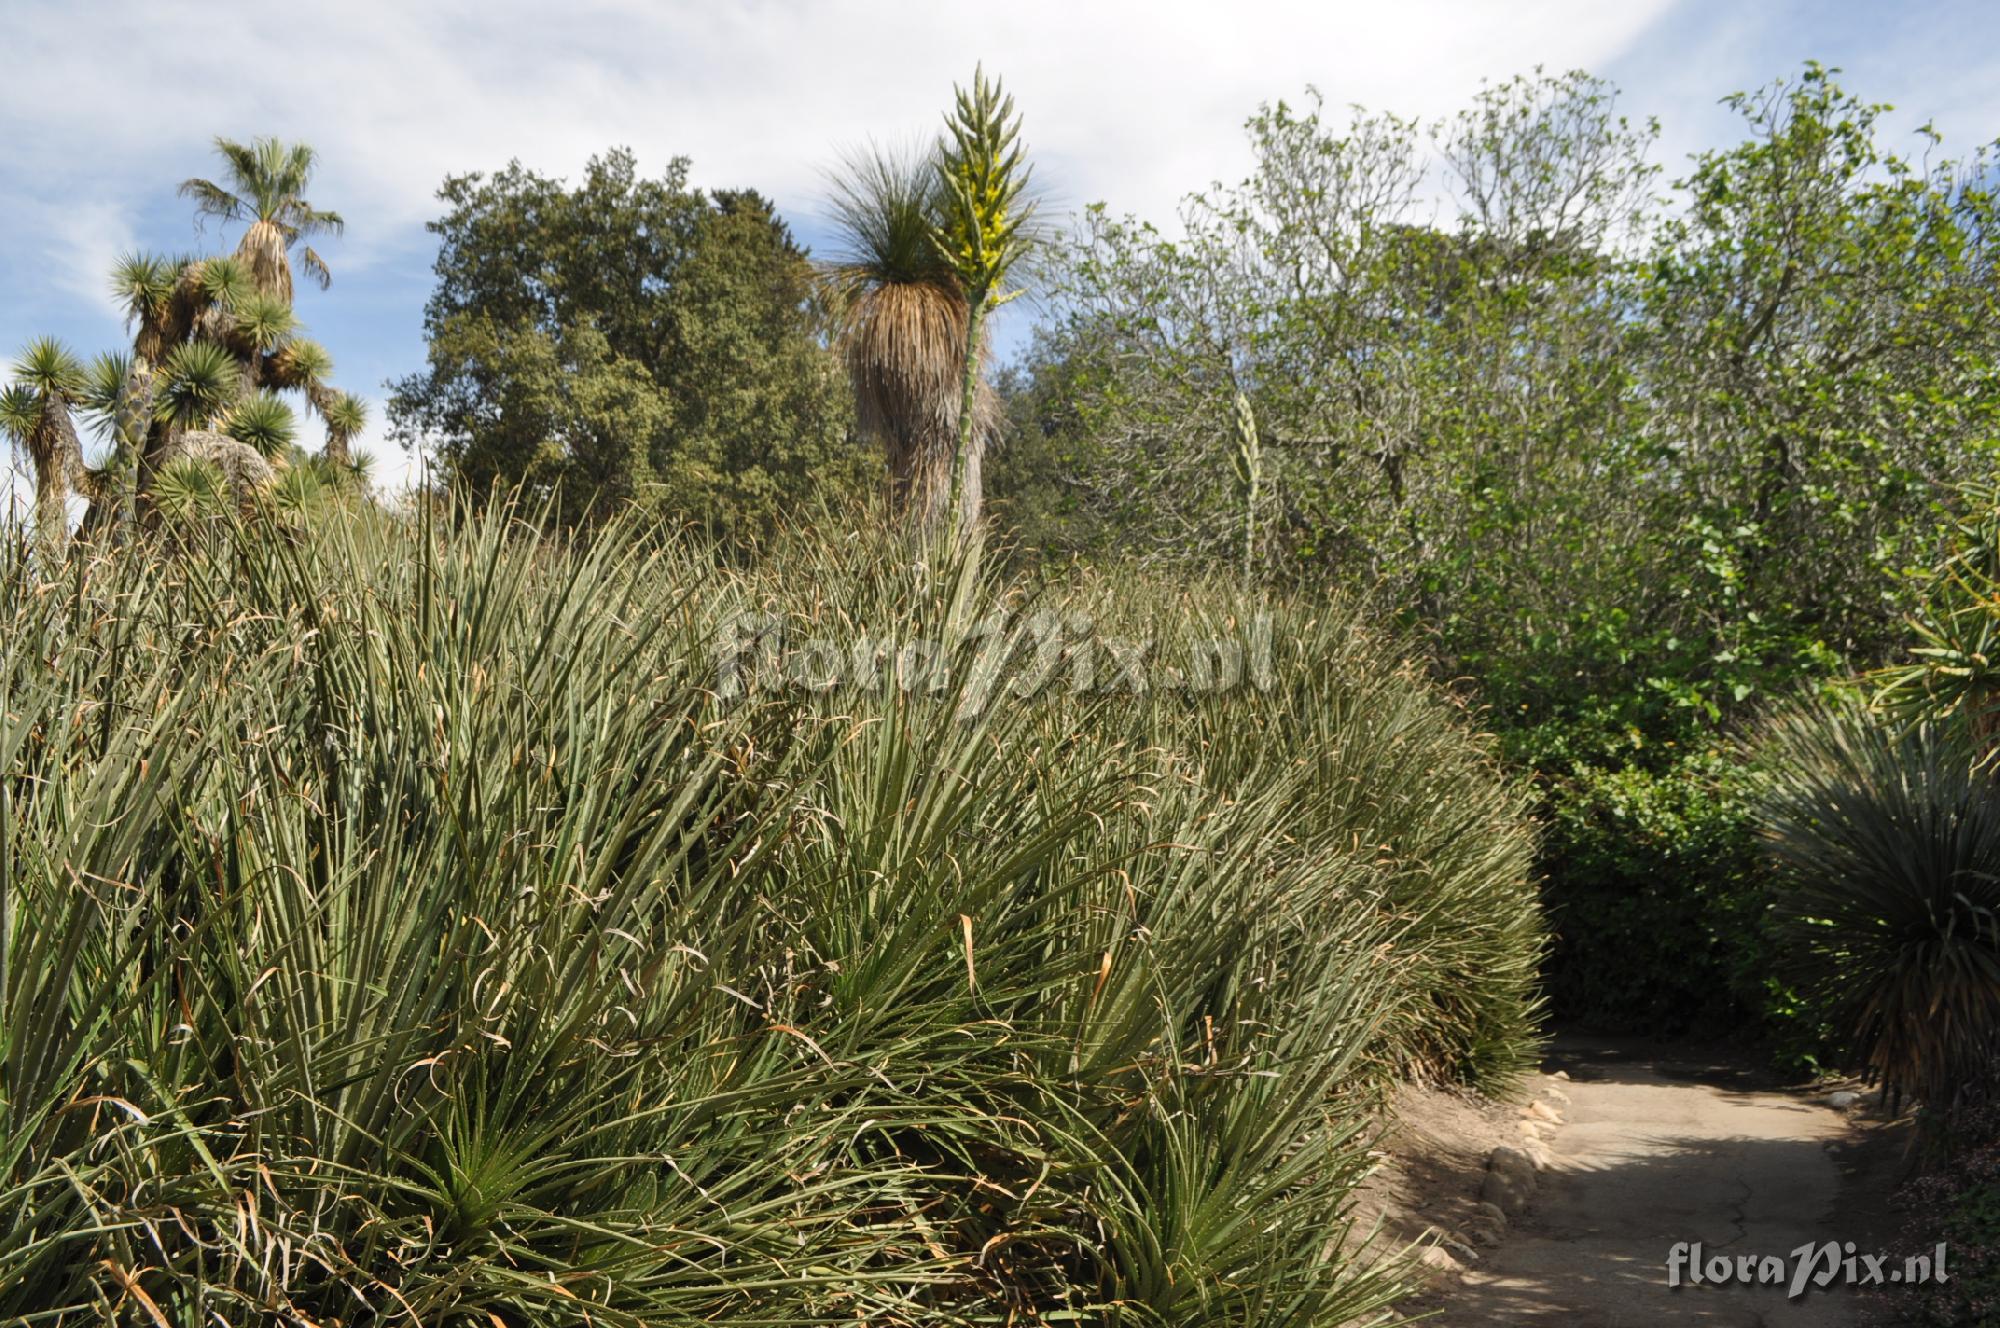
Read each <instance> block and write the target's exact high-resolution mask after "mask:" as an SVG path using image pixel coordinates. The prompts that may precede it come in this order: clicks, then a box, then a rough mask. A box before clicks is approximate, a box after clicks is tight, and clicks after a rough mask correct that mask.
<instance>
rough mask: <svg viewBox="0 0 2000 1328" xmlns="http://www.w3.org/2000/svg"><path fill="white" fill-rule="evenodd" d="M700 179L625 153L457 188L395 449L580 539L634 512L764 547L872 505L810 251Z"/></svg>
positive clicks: (405, 386) (440, 224) (759, 207)
mask: <svg viewBox="0 0 2000 1328" xmlns="http://www.w3.org/2000/svg"><path fill="white" fill-rule="evenodd" d="M686 175H687V163H686V162H685V161H678V160H677V161H675V162H673V163H672V164H671V165H670V166H669V168H668V170H667V171H666V173H665V174H664V175H663V176H661V177H660V178H658V179H646V178H643V177H641V176H640V175H639V173H638V170H637V165H636V162H635V160H634V158H633V157H632V154H631V153H629V152H626V151H623V150H619V151H615V152H612V153H610V154H608V155H606V156H604V157H601V158H597V159H595V160H593V161H592V162H591V163H590V164H589V166H588V167H587V169H586V170H585V173H584V177H583V179H582V180H581V181H580V182H579V183H578V184H576V185H575V186H574V187H571V186H569V185H566V184H565V183H564V182H562V181H560V180H554V179H549V178H547V177H544V176H541V175H537V174H536V173H534V172H532V171H529V170H527V169H526V168H524V167H522V166H521V165H519V164H518V163H516V164H514V165H511V166H509V167H508V168H507V169H506V170H504V171H502V172H500V173H499V174H497V175H495V176H493V177H491V178H490V179H489V178H486V177H483V176H479V175H466V176H454V177H452V178H451V179H449V180H447V181H446V182H445V185H444V188H443V189H442V190H441V191H440V195H439V196H440V197H441V198H442V199H443V200H444V202H445V203H446V205H447V208H448V210H447V212H446V214H445V215H444V216H443V217H442V218H440V219H439V220H438V221H436V222H433V223H432V224H431V230H432V232H433V233H434V234H436V235H437V236H438V237H439V238H440V241H441V244H440V250H439V255H438V259H437V264H436V272H437V277H438V284H437V288H436V290H435V291H434V292H433V294H432V296H431V299H430V302H429V304H428V305H427V307H426V311H425V325H426V330H427V335H428V338H429V343H430V346H429V368H428V369H427V370H426V371H425V372H422V373H419V374H414V375H411V376H409V377H406V378H404V379H403V380H401V381H400V382H399V383H397V384H396V385H395V388H394V392H393V395H392V398H391V401H390V404H389V416H390V420H391V423H392V433H393V435H394V436H395V437H397V438H399V439H400V440H401V441H403V442H404V443H405V444H406V445H408V446H413V447H417V446H421V447H429V448H433V449H435V451H436V453H437V455H438V457H439V459H440V461H441V462H442V463H443V468H444V473H445V476H446V478H447V479H449V480H452V481H455V482H459V483H462V484H464V485H466V486H467V487H469V488H470V489H471V490H472V491H473V492H475V493H478V494H485V493H488V492H491V491H493V490H494V489H496V488H498V487H502V486H505V487H508V488H511V489H515V490H524V491H527V492H530V493H536V492H541V493H557V492H559V493H560V495H561V499H560V509H559V511H560V515H561V516H562V518H563V519H565V520H568V521H585V520H594V519H598V518H601V517H603V516H605V515H607V514H608V513H610V512H611V511H613V510H615V509H616V508H618V507H620V506H624V505H627V504H638V505H640V506H642V507H644V508H645V509H647V510H649V511H652V512H654V513H656V514H658V515H660V516H662V517H666V518H668V519H672V520H678V521H688V522H694V523H697V524H701V525H704V526H706V527H708V528H710V529H712V530H714V531H715V532H716V533H717V534H719V535H722V536H724V537H726V538H732V539H748V538H755V537H758V536H760V535H762V534H764V533H765V532H767V531H768V530H769V529H770V528H771V527H772V525H773V524H774V523H775V521H776V520H777V518H778V516H779V515H780V513H782V512H783V511H785V510H787V509H788V508H792V507H796V506H797V505H799V504H801V503H804V502H806V501H808V500H810V499H812V498H814V497H815V496H818V495H823V494H828V493H842V492H854V491H858V490H860V489H862V488H863V487H864V486H865V485H866V482H867V478H866V477H867V473H868V467H867V465H866V459H865V456H864V454H863V453H862V451H861V449H860V448H859V447H858V446H856V445H855V444H854V443H853V442H851V440H850V438H849V430H848V415H847V411H846V409H845V403H844V402H843V400H842V394H841V393H840V391H839V387H838V382H837V368H836V365H835V364H834V362H833V360H832V358H831V356H830V354H829V352H828V351H827V350H826V349H825V347H824V344H823V341H822V338H821V336H820V333H821V324H820V320H819V316H818V313H817V310H816V308H815V306H814V304H813V301H812V298H811V297H812V280H811V277H812V273H811V267H810V264H809V263H808V260H807V258H806V255H805V253H804V252H803V251H802V250H801V249H800V248H799V247H798V245H797V244H796V243H795V242H794V241H793V239H792V237H791V235H790V233H789V231H788V230H787V229H786V227H785V225H784V224H783V222H782V221H780V220H779V219H778V217H777V216H776V214H775V212H774V211H773V210H772V208H771V205H770V204H769V203H768V202H767V201H765V200H764V199H763V198H761V197H759V196H758V195H756V194H754V193H748V192H740V193H719V194H705V193H702V192H699V191H696V190H693V189H690V188H689V187H688V186H687V183H686Z"/></svg>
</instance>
